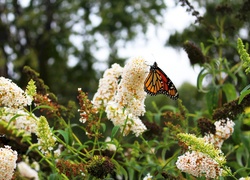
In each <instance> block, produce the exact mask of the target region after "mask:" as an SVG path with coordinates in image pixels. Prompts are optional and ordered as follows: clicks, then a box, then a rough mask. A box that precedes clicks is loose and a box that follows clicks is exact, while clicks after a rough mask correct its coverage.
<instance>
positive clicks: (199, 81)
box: [197, 68, 209, 93]
mask: <svg viewBox="0 0 250 180" xmlns="http://www.w3.org/2000/svg"><path fill="white" fill-rule="evenodd" d="M208 74H209V73H208V72H206V69H205V68H204V69H202V70H201V72H200V73H199V75H198V78H197V88H198V90H199V91H201V92H205V93H206V92H208V91H207V90H205V89H203V88H202V82H203V80H204V78H205V76H206V75H208Z"/></svg>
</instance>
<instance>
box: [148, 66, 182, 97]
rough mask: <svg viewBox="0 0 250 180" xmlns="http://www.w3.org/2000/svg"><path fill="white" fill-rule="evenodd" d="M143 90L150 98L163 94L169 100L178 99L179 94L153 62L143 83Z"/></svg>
mask: <svg viewBox="0 0 250 180" xmlns="http://www.w3.org/2000/svg"><path fill="white" fill-rule="evenodd" d="M144 90H145V91H146V92H147V93H148V94H149V95H151V96H155V95H157V94H165V95H167V96H169V97H170V98H171V99H174V100H176V99H178V97H179V93H178V92H177V89H176V87H175V86H174V84H173V82H172V81H171V80H170V79H169V77H168V76H167V75H166V74H165V73H164V72H163V71H162V70H161V69H160V68H159V67H158V66H157V63H156V62H154V64H153V66H150V72H149V74H148V76H147V78H146V80H145V82H144Z"/></svg>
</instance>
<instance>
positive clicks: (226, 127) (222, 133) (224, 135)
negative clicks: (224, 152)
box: [204, 118, 235, 149]
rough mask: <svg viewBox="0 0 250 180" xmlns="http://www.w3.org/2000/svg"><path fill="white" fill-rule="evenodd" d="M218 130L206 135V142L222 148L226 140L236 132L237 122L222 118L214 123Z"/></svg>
mask: <svg viewBox="0 0 250 180" xmlns="http://www.w3.org/2000/svg"><path fill="white" fill-rule="evenodd" d="M214 125H215V128H216V132H215V134H207V135H205V136H204V139H205V141H206V142H208V143H211V144H213V145H214V146H215V147H216V148H218V149H220V148H221V146H222V144H223V142H224V140H226V139H228V138H229V137H230V136H231V135H232V134H233V132H234V125H235V123H234V122H233V121H232V120H230V119H228V118H227V119H226V120H224V119H222V120H219V121H216V122H215V123H214Z"/></svg>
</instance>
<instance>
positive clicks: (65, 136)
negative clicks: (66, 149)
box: [56, 130, 69, 144]
mask: <svg viewBox="0 0 250 180" xmlns="http://www.w3.org/2000/svg"><path fill="white" fill-rule="evenodd" d="M56 132H58V133H59V134H61V135H62V136H63V138H64V141H65V143H66V144H69V133H68V132H67V131H64V130H57V131H56Z"/></svg>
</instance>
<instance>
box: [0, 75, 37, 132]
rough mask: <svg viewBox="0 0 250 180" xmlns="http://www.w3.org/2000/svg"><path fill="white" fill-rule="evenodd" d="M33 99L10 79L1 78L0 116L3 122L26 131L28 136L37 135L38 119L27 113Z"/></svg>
mask: <svg viewBox="0 0 250 180" xmlns="http://www.w3.org/2000/svg"><path fill="white" fill-rule="evenodd" d="M32 99H33V97H32V96H30V95H28V94H27V93H26V92H24V91H23V90H22V89H21V88H19V87H18V86H17V85H16V84H15V83H13V82H12V81H11V80H10V79H7V78H4V77H0V114H1V120H2V121H5V122H7V123H10V126H12V127H15V128H16V129H19V130H24V131H25V133H26V134H28V135H30V133H36V127H37V117H36V116H35V115H34V114H32V113H27V112H26V111H25V106H27V105H31V102H32Z"/></svg>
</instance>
